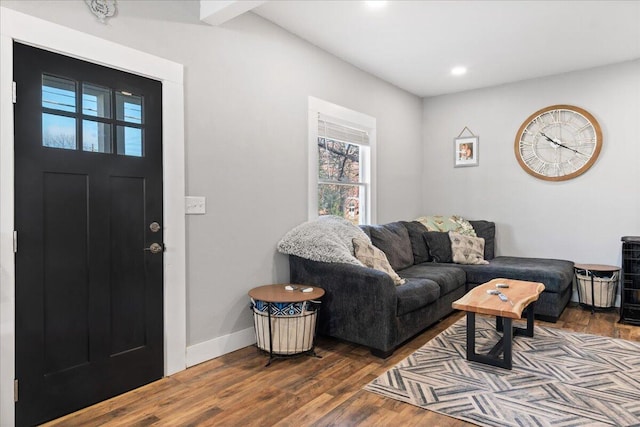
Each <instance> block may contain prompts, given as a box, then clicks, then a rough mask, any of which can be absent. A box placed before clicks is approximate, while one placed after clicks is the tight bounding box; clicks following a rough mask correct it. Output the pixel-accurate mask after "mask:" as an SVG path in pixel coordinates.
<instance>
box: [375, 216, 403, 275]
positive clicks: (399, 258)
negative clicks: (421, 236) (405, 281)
mask: <svg viewBox="0 0 640 427" xmlns="http://www.w3.org/2000/svg"><path fill="white" fill-rule="evenodd" d="M369 233H370V236H371V242H372V243H373V244H374V245H375V246H376V247H377V248H379V249H381V250H382V252H384V253H385V255H386V256H387V259H388V260H389V264H391V267H393V269H394V270H401V269H403V268H407V267H409V266H410V265H413V250H412V249H411V241H410V240H409V232H408V231H407V229H406V228H405V226H404V225H402V223H401V222H399V221H396V222H390V223H389V224H384V225H372V226H369Z"/></svg>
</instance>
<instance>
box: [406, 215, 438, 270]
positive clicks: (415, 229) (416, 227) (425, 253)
mask: <svg viewBox="0 0 640 427" xmlns="http://www.w3.org/2000/svg"><path fill="white" fill-rule="evenodd" d="M402 225H404V226H405V228H406V229H407V231H408V232H409V241H410V242H411V250H412V251H413V263H414V264H420V263H423V262H429V261H431V255H429V248H428V247H427V243H426V242H425V241H424V238H423V237H422V233H425V232H427V227H425V226H424V225H423V224H422V223H421V222H419V221H411V222H409V221H402Z"/></svg>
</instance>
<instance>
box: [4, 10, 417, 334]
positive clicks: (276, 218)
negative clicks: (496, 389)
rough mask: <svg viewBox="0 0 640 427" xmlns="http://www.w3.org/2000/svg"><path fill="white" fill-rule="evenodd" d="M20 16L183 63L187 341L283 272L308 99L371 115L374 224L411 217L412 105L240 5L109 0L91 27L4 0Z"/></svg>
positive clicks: (299, 215) (231, 315) (303, 180)
mask: <svg viewBox="0 0 640 427" xmlns="http://www.w3.org/2000/svg"><path fill="white" fill-rule="evenodd" d="M0 4H1V5H2V6H6V7H9V8H12V9H15V10H18V11H21V12H23V13H28V14H30V15H33V16H36V17H39V18H43V19H47V20H50V21H53V22H56V23H59V24H62V25H65V26H67V27H71V28H75V29H78V30H80V31H83V32H86V33H90V34H93V35H96V36H99V37H101V38H105V39H109V40H112V41H115V42H117V43H120V44H123V45H127V46H131V47H133V48H136V49H139V50H142V51H145V52H149V53H151V54H154V55H157V56H160V57H163V58H167V59H169V60H172V61H175V62H179V63H182V64H184V65H185V110H186V111H185V129H186V135H185V139H186V170H187V176H186V181H187V189H186V193H187V194H188V195H196V196H206V198H207V214H206V215H202V216H195V215H194V216H187V328H188V330H187V340H188V345H193V344H197V343H199V342H204V341H208V340H211V339H214V338H217V337H221V336H224V335H227V334H230V333H233V332H236V331H240V330H242V329H246V328H250V327H252V321H251V317H250V312H249V310H248V308H247V307H248V296H247V292H248V290H249V289H251V288H252V287H255V286H258V285H262V284H268V283H277V282H284V281H286V280H287V279H288V275H289V274H288V263H287V258H286V257H285V256H283V255H281V254H278V253H277V252H276V250H275V247H276V243H277V242H278V240H279V239H280V238H281V237H282V236H283V235H284V234H285V233H286V232H287V231H288V230H289V229H291V228H292V227H294V226H295V225H297V224H299V223H301V222H304V221H306V219H307V99H308V96H310V95H311V96H315V97H317V98H321V99H324V100H326V101H330V102H334V103H337V104H340V105H342V106H345V107H347V108H350V109H353V110H357V111H360V112H362V113H365V114H368V115H370V116H373V117H375V118H376V119H377V127H378V128H377V131H378V132H377V135H378V145H377V147H378V152H377V154H378V164H377V169H378V176H377V178H378V191H377V200H378V212H377V215H378V222H388V221H392V220H395V219H402V218H412V217H415V216H417V215H419V214H420V212H421V207H422V200H421V199H420V186H421V183H422V157H421V153H422V149H423V148H422V133H421V130H422V101H421V100H420V98H418V97H416V96H413V95H411V94H408V93H407V92H404V91H402V90H400V89H398V88H396V87H394V86H392V85H390V84H388V83H385V82H383V81H381V80H379V79H377V78H375V77H372V76H370V75H369V74H367V73H364V72H362V71H360V70H359V69H357V68H355V67H353V66H351V65H348V64H346V63H345V62H343V61H341V60H339V59H337V58H336V57H334V56H332V55H329V54H328V53H326V52H324V51H322V50H320V49H318V48H316V47H314V46H312V45H310V44H308V43H306V42H304V41H302V40H301V39H299V38H297V37H295V36H293V35H291V34H290V33H287V32H285V31H284V30H282V29H281V28H280V27H277V26H275V25H273V24H271V23H269V22H268V21H266V20H264V19H262V18H260V17H258V16H256V15H254V14H251V13H249V14H245V15H243V16H240V17H238V18H236V19H235V20H233V21H231V22H228V23H226V24H224V25H223V26H221V27H211V26H209V25H206V24H203V23H200V22H199V20H198V2H193V1H177V2H176V1H141V2H138V1H131V0H127V1H120V2H118V9H119V11H118V15H117V16H116V17H114V18H111V19H110V20H109V21H108V25H102V24H99V23H98V22H97V21H96V19H95V18H94V17H93V15H91V13H90V12H89V10H88V8H87V6H86V5H85V3H84V1H80V0H78V1H35V2H34V1H2V2H0Z"/></svg>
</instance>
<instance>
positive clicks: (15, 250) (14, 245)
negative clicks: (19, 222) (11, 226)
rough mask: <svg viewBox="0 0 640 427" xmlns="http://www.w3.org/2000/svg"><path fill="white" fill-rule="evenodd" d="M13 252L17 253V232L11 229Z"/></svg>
mask: <svg viewBox="0 0 640 427" xmlns="http://www.w3.org/2000/svg"><path fill="white" fill-rule="evenodd" d="M13 253H14V254H16V253H18V232H17V231H16V230H13Z"/></svg>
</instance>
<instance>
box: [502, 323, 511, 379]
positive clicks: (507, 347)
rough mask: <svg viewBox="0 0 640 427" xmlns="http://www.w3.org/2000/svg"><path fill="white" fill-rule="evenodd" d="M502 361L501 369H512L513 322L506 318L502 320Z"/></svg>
mask: <svg viewBox="0 0 640 427" xmlns="http://www.w3.org/2000/svg"><path fill="white" fill-rule="evenodd" d="M502 344H503V352H502V361H503V366H502V367H503V368H507V369H511V368H512V367H513V363H512V356H513V321H512V319H510V318H508V317H506V318H504V331H503V332H502Z"/></svg>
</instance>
